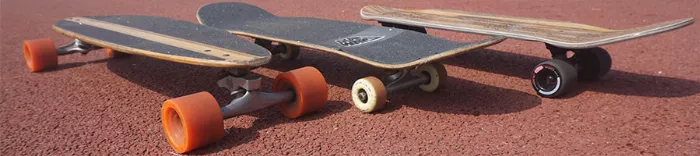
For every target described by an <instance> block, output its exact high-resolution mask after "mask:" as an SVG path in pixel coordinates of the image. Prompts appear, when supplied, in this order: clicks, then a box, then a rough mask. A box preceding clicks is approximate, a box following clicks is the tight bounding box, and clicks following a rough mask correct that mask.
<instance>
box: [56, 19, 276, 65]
mask: <svg viewBox="0 0 700 156" xmlns="http://www.w3.org/2000/svg"><path fill="white" fill-rule="evenodd" d="M53 29H54V30H56V31H57V32H59V33H61V34H64V35H66V36H69V37H74V38H76V39H78V40H81V41H83V42H87V43H90V44H93V45H96V46H100V47H104V48H110V49H113V50H116V51H120V52H124V53H129V54H135V55H143V56H148V57H153V58H158V59H163V60H167V61H173V62H180V63H187V64H193V65H202V66H212V67H236V68H238V67H256V66H261V65H263V64H266V63H268V62H269V60H270V58H271V54H270V52H269V51H267V50H266V49H265V48H262V47H260V46H257V45H255V44H253V43H250V42H249V41H248V40H245V39H243V38H239V37H236V36H234V35H231V34H230V33H228V32H227V31H225V30H221V29H216V28H211V27H207V26H204V25H201V24H197V23H192V22H187V21H182V20H175V19H168V18H163V17H152V16H86V17H71V18H66V19H63V20H61V21H59V22H57V23H56V24H55V25H54V26H53Z"/></svg>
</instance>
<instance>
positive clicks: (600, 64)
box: [572, 47, 612, 81]
mask: <svg viewBox="0 0 700 156" xmlns="http://www.w3.org/2000/svg"><path fill="white" fill-rule="evenodd" d="M573 51H574V56H573V57H572V59H574V60H575V66H576V69H577V70H578V80H580V81H595V80H598V79H600V78H601V77H603V76H604V75H605V74H607V73H608V71H610V67H611V65H612V58H610V54H608V51H605V49H603V48H598V47H596V48H590V49H577V50H573Z"/></svg>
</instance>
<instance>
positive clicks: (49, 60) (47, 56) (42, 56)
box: [23, 38, 58, 72]
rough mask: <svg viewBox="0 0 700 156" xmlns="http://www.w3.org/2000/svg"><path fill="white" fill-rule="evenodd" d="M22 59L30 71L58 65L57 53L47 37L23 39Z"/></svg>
mask: <svg viewBox="0 0 700 156" xmlns="http://www.w3.org/2000/svg"><path fill="white" fill-rule="evenodd" d="M23 53H24V61H26V63H27V67H29V71H30V72H38V71H41V70H45V69H51V68H54V67H56V66H58V53H56V47H55V46H54V44H53V41H52V40H51V39H49V38H43V39H37V40H26V41H24V52H23Z"/></svg>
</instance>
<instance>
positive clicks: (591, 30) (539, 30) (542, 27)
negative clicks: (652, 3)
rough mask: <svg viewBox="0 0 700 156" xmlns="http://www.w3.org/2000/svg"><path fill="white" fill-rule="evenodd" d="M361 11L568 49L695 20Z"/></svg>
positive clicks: (398, 20) (664, 29)
mask: <svg viewBox="0 0 700 156" xmlns="http://www.w3.org/2000/svg"><path fill="white" fill-rule="evenodd" d="M360 15H361V16H362V18H363V19H368V20H376V21H381V22H388V23H396V24H405V25H411V26H418V27H427V28H436V29H443V30H452V31H461V32H467V33H475V34H483V35H492V36H505V37H508V38H513V39H521V40H532V41H540V42H545V43H549V44H552V45H554V46H557V47H562V48H570V49H582V48H592V47H598V46H602V45H606V44H611V43H616V42H620V41H625V40H631V39H636V38H640V37H644V36H649V35H654V34H659V33H662V32H667V31H670V30H674V29H677V28H681V27H684V26H687V25H690V24H692V23H693V21H694V19H693V18H686V19H678V20H672V21H667V22H662V23H657V24H652V25H647V26H642V27H637V28H631V29H624V30H612V29H606V28H601V27H596V26H591V25H585V24H579V23H571V22H562V21H552V20H544V19H534V18H524V17H513V16H503V15H492V14H483V13H472V12H464V11H456V10H439V9H425V10H407V9H398V8H391V7H386V6H378V5H369V6H365V7H363V8H362V9H361V11H360Z"/></svg>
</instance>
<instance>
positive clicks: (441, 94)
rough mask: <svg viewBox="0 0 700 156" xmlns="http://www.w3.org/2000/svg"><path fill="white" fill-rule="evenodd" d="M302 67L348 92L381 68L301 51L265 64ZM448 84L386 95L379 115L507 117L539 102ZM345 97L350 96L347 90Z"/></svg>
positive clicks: (462, 83) (453, 82) (508, 92)
mask: <svg viewBox="0 0 700 156" xmlns="http://www.w3.org/2000/svg"><path fill="white" fill-rule="evenodd" d="M303 66H314V67H316V68H318V69H319V70H320V71H321V72H323V74H324V76H325V77H326V81H327V82H328V83H329V84H332V85H335V86H338V87H342V88H345V89H348V90H349V89H351V88H352V84H353V82H355V80H357V79H360V78H362V77H366V76H379V75H382V73H383V72H384V70H383V69H379V68H375V67H372V66H370V65H367V64H364V63H360V62H357V61H354V60H351V59H348V58H345V57H338V56H334V55H332V54H327V53H325V52H319V51H313V50H304V51H302V55H301V58H299V61H287V62H279V63H273V64H270V65H268V66H267V67H268V68H270V69H275V70H280V71H287V70H292V69H295V68H299V67H303ZM448 84H449V85H447V86H445V88H442V89H440V90H438V91H437V92H434V93H426V92H423V91H421V90H420V89H418V87H414V88H411V89H406V90H400V91H398V92H396V93H393V94H389V95H388V98H389V100H390V103H388V105H387V107H386V108H385V109H383V110H381V111H380V112H378V113H389V112H392V111H394V110H398V109H399V108H401V107H403V106H409V107H413V108H418V109H421V110H426V111H433V112H440V113H451V114H469V115H482V114H507V113H513V112H519V111H524V110H527V109H530V108H534V107H536V106H537V105H539V104H540V103H541V99H540V98H539V97H537V96H535V95H531V94H528V93H525V92H521V91H517V90H513V89H505V88H499V87H495V86H489V85H484V84H480V83H477V82H473V81H469V80H464V79H462V78H454V77H449V78H448ZM347 96H350V94H349V91H348V93H347Z"/></svg>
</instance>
